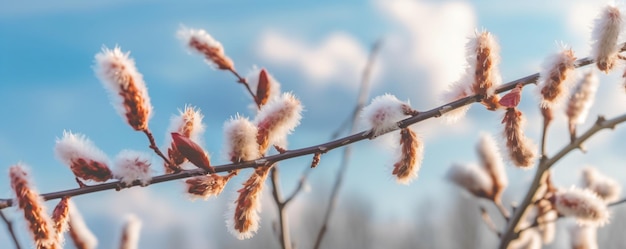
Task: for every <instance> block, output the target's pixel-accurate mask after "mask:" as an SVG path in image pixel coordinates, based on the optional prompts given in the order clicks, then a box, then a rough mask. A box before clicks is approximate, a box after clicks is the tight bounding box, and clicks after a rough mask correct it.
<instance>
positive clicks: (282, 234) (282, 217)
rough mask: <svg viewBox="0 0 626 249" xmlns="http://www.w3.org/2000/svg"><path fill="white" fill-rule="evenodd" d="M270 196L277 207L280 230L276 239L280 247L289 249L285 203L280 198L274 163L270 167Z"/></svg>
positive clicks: (289, 238)
mask: <svg viewBox="0 0 626 249" xmlns="http://www.w3.org/2000/svg"><path fill="white" fill-rule="evenodd" d="M271 178H272V180H271V181H272V196H273V197H274V202H275V203H276V206H277V208H278V222H279V224H280V230H279V231H278V239H279V241H280V245H281V248H283V249H291V237H290V233H289V222H287V215H286V212H285V206H286V203H285V201H283V199H282V193H281V190H280V185H279V184H280V183H279V179H280V178H279V175H278V168H277V167H276V165H275V166H274V167H272V171H271Z"/></svg>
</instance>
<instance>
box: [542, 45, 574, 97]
mask: <svg viewBox="0 0 626 249" xmlns="http://www.w3.org/2000/svg"><path fill="white" fill-rule="evenodd" d="M562 46H563V48H562V50H561V51H560V52H558V53H555V54H553V55H551V56H549V57H547V58H546V60H545V61H544V62H543V64H542V70H541V74H540V75H539V80H538V87H537V91H538V94H539V96H540V100H541V106H542V107H550V108H556V107H558V106H559V105H560V104H561V103H562V102H563V99H564V98H565V96H568V95H569V89H570V88H571V85H572V81H573V79H574V70H573V69H574V62H575V61H576V57H575V56H574V52H573V51H572V50H571V49H569V48H566V47H565V45H562ZM562 66H564V68H563V67H562ZM562 69H563V70H562ZM554 74H557V75H558V77H556V78H555V77H553V76H555V75H554ZM555 79H556V81H555ZM548 87H551V88H554V89H556V91H557V92H554V91H548V92H549V93H550V94H549V95H554V98H546V97H545V95H544V94H543V93H542V91H544V88H548Z"/></svg>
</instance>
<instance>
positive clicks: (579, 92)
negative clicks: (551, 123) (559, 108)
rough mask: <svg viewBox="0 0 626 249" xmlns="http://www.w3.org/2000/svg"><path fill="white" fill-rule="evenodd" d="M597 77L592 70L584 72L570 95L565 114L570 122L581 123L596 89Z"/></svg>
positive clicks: (585, 116) (591, 103)
mask: <svg viewBox="0 0 626 249" xmlns="http://www.w3.org/2000/svg"><path fill="white" fill-rule="evenodd" d="M598 83H599V82H598V77H597V76H596V74H595V73H593V71H589V72H587V73H585V75H584V76H583V77H582V78H581V79H580V81H579V82H578V84H577V85H576V88H575V89H574V91H573V92H572V95H571V96H570V99H569V102H568V104H567V110H566V114H567V117H568V118H569V122H570V124H582V123H584V122H585V119H587V114H588V113H589V109H590V108H591V106H592V105H593V101H594V99H595V96H596V92H597V91H598Z"/></svg>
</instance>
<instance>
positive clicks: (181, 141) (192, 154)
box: [172, 132, 215, 173]
mask: <svg viewBox="0 0 626 249" xmlns="http://www.w3.org/2000/svg"><path fill="white" fill-rule="evenodd" d="M172 141H173V142H174V145H175V147H176V149H177V150H178V151H179V152H180V153H181V154H182V155H183V156H184V157H185V158H187V160H189V162H191V163H193V164H194V165H196V166H197V167H198V168H201V169H204V170H207V171H209V172H211V173H213V172H215V169H213V167H211V162H210V161H209V156H208V155H207V153H206V152H204V150H203V149H202V147H200V145H198V144H197V143H195V142H194V141H191V139H189V138H187V137H185V136H183V135H181V134H180V133H178V132H172Z"/></svg>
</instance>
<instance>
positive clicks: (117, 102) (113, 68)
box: [94, 47, 152, 120]
mask: <svg viewBox="0 0 626 249" xmlns="http://www.w3.org/2000/svg"><path fill="white" fill-rule="evenodd" d="M129 55H130V52H126V53H124V52H122V50H121V48H120V47H115V48H113V49H109V48H107V47H103V48H102V52H100V53H98V54H96V57H95V58H96V65H95V66H94V71H95V72H96V76H97V77H98V79H100V81H101V82H102V85H103V86H104V87H105V88H106V89H107V90H108V92H109V96H110V98H111V104H112V105H113V107H114V108H115V110H117V112H118V113H119V114H120V115H121V116H122V118H124V120H126V111H127V110H126V107H125V105H124V98H122V96H120V92H122V91H123V90H124V89H127V88H128V86H129V84H130V83H131V82H132V84H133V85H134V87H135V88H136V89H137V91H138V92H139V93H138V94H139V95H141V97H142V98H141V99H142V102H141V103H139V104H141V105H142V106H143V109H144V110H145V111H147V112H148V113H147V114H148V115H147V118H148V119H150V117H151V116H152V105H151V104H150V97H149V96H148V88H147V87H146V83H145V82H144V80H143V76H142V75H141V73H139V71H138V70H137V67H136V66H135V61H134V60H133V59H132V58H130V57H129Z"/></svg>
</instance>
